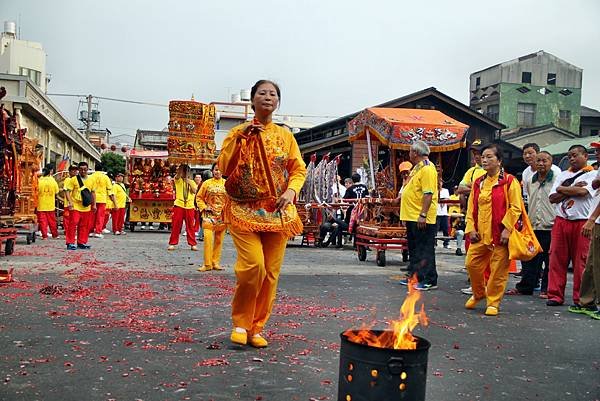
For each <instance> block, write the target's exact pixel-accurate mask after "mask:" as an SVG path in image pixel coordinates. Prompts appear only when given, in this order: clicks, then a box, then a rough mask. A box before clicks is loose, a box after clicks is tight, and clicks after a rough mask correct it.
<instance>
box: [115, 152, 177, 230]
mask: <svg viewBox="0 0 600 401" xmlns="http://www.w3.org/2000/svg"><path fill="white" fill-rule="evenodd" d="M167 157H168V153H167V152H166V151H150V150H137V149H131V150H130V151H129V153H128V155H127V182H128V183H129V198H130V199H131V202H130V204H129V220H128V221H129V229H130V230H131V231H135V227H136V225H137V223H163V224H170V223H171V214H172V210H173V200H174V199H175V197H174V193H173V185H172V183H171V174H172V171H171V170H172V169H171V165H170V164H169V161H168V160H167Z"/></svg>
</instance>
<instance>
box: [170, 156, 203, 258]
mask: <svg viewBox="0 0 600 401" xmlns="http://www.w3.org/2000/svg"><path fill="white" fill-rule="evenodd" d="M173 185H174V187H175V202H174V204H173V219H172V222H171V237H170V238H169V247H168V248H167V250H169V251H173V250H175V246H176V245H177V244H178V243H179V234H180V233H181V228H182V227H183V221H184V220H185V232H186V237H187V243H188V245H189V246H190V247H191V249H192V251H197V250H198V248H197V246H196V244H197V242H196V233H194V226H195V216H194V214H195V213H194V209H195V208H194V195H195V194H196V190H197V189H198V188H197V187H196V183H195V182H194V180H192V179H190V166H188V165H187V164H182V165H180V166H179V168H178V169H177V174H176V175H175V178H174V179H173Z"/></svg>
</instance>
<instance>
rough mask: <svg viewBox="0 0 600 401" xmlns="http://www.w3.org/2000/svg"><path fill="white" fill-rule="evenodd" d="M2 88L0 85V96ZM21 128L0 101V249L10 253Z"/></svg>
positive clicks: (14, 232)
mask: <svg viewBox="0 0 600 401" xmlns="http://www.w3.org/2000/svg"><path fill="white" fill-rule="evenodd" d="M5 95H6V89H5V88H4V87H0V99H2V98H3V97H4V96H5ZM25 131H26V130H25V129H21V128H20V127H19V124H18V120H17V118H16V113H15V112H13V113H11V112H9V111H8V110H6V109H5V108H4V104H0V171H1V172H2V173H1V174H0V252H2V253H3V254H4V255H10V254H12V253H13V250H14V246H15V241H16V237H17V230H16V228H15V216H14V215H15V207H16V202H17V188H18V180H19V163H18V157H19V154H20V153H21V149H22V146H23V137H24V135H25ZM0 274H1V275H2V281H10V275H11V274H10V273H9V272H8V271H2V270H0Z"/></svg>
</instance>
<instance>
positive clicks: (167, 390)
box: [0, 231, 600, 401]
mask: <svg viewBox="0 0 600 401" xmlns="http://www.w3.org/2000/svg"><path fill="white" fill-rule="evenodd" d="M181 239H182V242H180V245H179V248H178V250H176V251H174V252H167V251H166V246H167V241H168V234H167V233H157V232H137V231H136V232H135V233H129V234H128V235H127V236H120V237H116V236H112V235H107V236H106V237H105V238H104V239H91V240H90V244H91V245H92V246H93V248H92V249H91V250H89V251H69V252H68V251H66V249H65V247H64V239H60V240H48V241H40V240H38V241H37V242H36V243H35V244H32V245H25V243H24V241H20V242H19V243H18V244H17V248H16V252H15V254H14V255H12V256H8V257H5V256H2V257H0V265H1V266H2V268H7V267H14V268H15V282H14V283H12V284H6V285H2V286H0V303H1V308H0V349H1V350H2V351H1V354H0V355H1V356H0V400H65V401H66V400H282V401H283V400H285V401H288V400H336V399H337V383H338V364H339V347H340V338H339V336H340V333H341V332H342V331H344V330H345V329H348V328H352V327H359V326H360V325H362V324H367V323H369V322H374V323H375V326H374V327H375V328H384V327H385V321H386V319H393V318H397V317H398V316H399V309H400V305H401V303H402V301H403V300H404V298H405V296H406V289H405V288H403V287H402V286H400V285H399V284H398V282H399V280H400V278H401V274H402V271H401V268H402V267H403V266H404V264H403V263H402V262H401V255H400V254H399V253H394V252H388V254H387V261H388V264H387V266H386V267H383V268H382V267H377V266H376V264H375V261H374V259H375V256H374V255H373V252H370V253H369V254H368V256H367V261H366V262H359V261H358V260H357V257H356V254H355V253H354V252H353V251H352V250H351V249H350V248H349V247H347V248H346V249H344V250H338V249H332V248H327V249H318V248H314V247H300V246H299V240H296V242H290V246H289V247H288V250H287V255H286V260H285V263H284V267H283V271H282V275H281V277H280V285H279V293H278V297H277V301H276V306H275V309H274V313H273V316H272V318H271V321H270V323H269V325H268V327H267V328H266V331H265V335H266V337H267V338H268V339H269V341H270V345H269V347H268V348H266V349H261V350H257V349H254V348H251V347H235V346H232V345H231V344H230V343H229V340H228V338H229V331H230V330H231V323H230V302H231V297H232V294H233V289H234V286H235V280H234V274H233V269H232V266H233V262H234V258H235V251H234V249H233V245H232V242H231V239H230V237H229V236H227V237H226V239H225V246H224V252H223V265H224V266H226V270H224V271H222V272H209V273H199V272H197V271H196V268H198V267H199V266H200V260H201V257H202V251H200V252H192V251H190V250H189V247H188V246H187V245H185V238H184V237H181ZM199 245H200V246H201V245H202V243H200V244H199ZM437 259H438V270H439V273H440V279H439V289H438V290H435V291H430V292H427V293H425V294H424V296H423V301H424V305H425V310H426V312H427V314H428V316H429V318H430V325H429V326H428V327H418V328H417V329H416V330H415V334H417V335H419V336H422V337H425V338H427V339H428V340H429V341H431V343H432V347H431V349H430V351H429V369H428V378H427V400H429V401H454V400H461V401H462V400H543V401H551V400H573V401H596V400H600V322H599V321H594V320H592V319H590V318H588V317H587V316H582V315H575V314H572V313H569V312H568V311H567V307H566V306H561V307H554V308H551V307H547V306H546V305H545V302H544V300H541V299H539V298H538V297H537V296H510V297H509V296H507V297H506V298H505V300H504V302H503V304H502V308H501V313H500V315H499V316H498V317H485V316H484V315H483V307H482V308H480V309H478V310H475V311H467V310H465V309H464V307H463V304H464V302H465V300H466V296H464V295H462V294H461V293H460V288H463V287H465V285H466V272H465V271H464V270H463V263H464V257H457V256H455V255H454V250H452V249H451V250H445V249H442V248H441V247H440V248H438V249H437ZM516 280H517V279H516V278H515V277H511V283H510V286H511V287H512V286H514V283H515V282H516ZM569 281H570V280H569ZM567 293H568V294H569V295H570V293H571V288H570V287H569V288H568V289H567Z"/></svg>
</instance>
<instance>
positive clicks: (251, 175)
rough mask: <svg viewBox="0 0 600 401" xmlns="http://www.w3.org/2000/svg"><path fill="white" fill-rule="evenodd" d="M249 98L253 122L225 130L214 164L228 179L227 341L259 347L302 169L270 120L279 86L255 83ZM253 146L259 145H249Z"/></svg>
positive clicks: (294, 230) (292, 144) (290, 143)
mask: <svg viewBox="0 0 600 401" xmlns="http://www.w3.org/2000/svg"><path fill="white" fill-rule="evenodd" d="M250 95H251V101H252V108H253V110H254V112H255V118H254V120H253V121H252V122H247V123H244V124H241V125H239V126H237V127H234V128H233V129H232V130H231V131H230V132H229V134H228V135H227V137H226V138H225V141H224V142H223V148H222V150H221V154H220V156H219V159H218V162H217V163H218V166H219V168H220V170H221V171H222V172H223V174H224V175H225V176H227V177H228V187H227V189H228V194H229V195H230V198H229V201H228V203H227V205H226V206H225V218H226V221H227V222H228V223H229V231H230V234H231V237H232V239H233V243H234V244H235V247H236V250H237V261H236V263H235V267H234V268H235V275H236V279H237V284H236V288H235V294H234V296H233V301H232V305H231V316H232V320H233V327H234V328H233V330H232V332H231V337H230V338H231V341H232V342H233V343H236V344H248V343H249V344H250V345H252V346H253V347H257V348H261V347H266V346H267V344H268V343H267V340H266V339H265V338H264V337H262V335H261V332H262V330H263V327H264V326H265V324H266V322H267V321H268V319H269V316H270V315H271V310H272V309H273V304H274V302H275V293H276V290H277V282H278V279H279V272H280V269H281V264H282V262H283V257H284V254H285V247H286V244H287V240H288V238H289V237H290V236H293V235H297V234H300V233H301V232H302V222H301V221H300V217H299V216H298V211H297V210H296V207H295V206H294V200H295V198H296V195H297V194H298V193H299V192H300V189H301V188H302V185H303V184H304V179H305V176H306V165H305V164H304V161H303V160H302V156H301V154H300V150H299V149H298V144H297V143H296V140H295V139H294V136H293V135H292V133H291V132H290V131H289V130H287V129H285V128H283V127H280V126H278V125H276V124H274V123H273V121H272V114H273V112H274V111H275V109H277V106H278V104H279V99H280V98H281V93H280V90H279V87H278V86H277V85H276V84H275V83H273V82H271V81H266V80H261V81H258V82H257V83H256V84H255V85H254V86H253V87H252V90H251V92H250ZM257 143H262V145H260V146H261V147H258V148H257V147H256V146H250V145H252V144H254V145H256V144H257ZM256 149H261V151H258V152H257V151H256ZM262 149H264V152H263V151H262ZM261 163H262V164H261ZM265 164H266V165H265ZM256 166H258V167H256ZM234 177H238V178H237V179H236V180H234ZM230 186H231V187H230ZM238 187H244V188H242V189H243V190H244V191H246V193H248V194H257V193H261V191H264V189H265V188H268V189H269V191H270V193H271V194H272V196H270V197H269V198H260V199H257V198H255V199H253V200H252V199H250V198H248V199H247V200H245V199H242V198H237V199H234V198H235V197H234V196H233V195H232V192H233V191H235V190H236V189H238ZM230 188H231V190H230Z"/></svg>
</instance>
